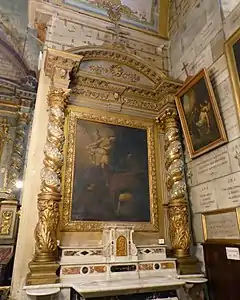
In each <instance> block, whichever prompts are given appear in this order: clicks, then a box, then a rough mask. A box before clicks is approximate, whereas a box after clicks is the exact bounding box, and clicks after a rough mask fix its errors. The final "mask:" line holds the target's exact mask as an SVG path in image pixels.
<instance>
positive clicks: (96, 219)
mask: <svg viewBox="0 0 240 300" xmlns="http://www.w3.org/2000/svg"><path fill="white" fill-rule="evenodd" d="M65 134H66V143H65V149H64V170H63V204H62V205H63V206H62V218H61V231H65V232H73V231H101V230H102V229H103V227H104V225H106V224H109V225H125V224H131V225H134V227H135V231H158V230H159V208H160V199H159V198H158V192H157V175H156V153H157V151H156V149H155V147H156V139H157V128H156V125H155V122H154V120H147V119H143V118H138V117H133V116H126V115H121V114H117V113H109V112H106V111H100V110H99V111H98V110H92V109H88V108H79V107H75V106H69V108H68V111H67V118H66V125H65ZM133 135H134V138H133ZM158 203H159V205H158Z"/></svg>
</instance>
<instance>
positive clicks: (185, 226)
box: [160, 108, 196, 274]
mask: <svg viewBox="0 0 240 300" xmlns="http://www.w3.org/2000/svg"><path fill="white" fill-rule="evenodd" d="M160 123H161V126H162V128H163V129H164V132H165V169H166V184H167V189H168V194H169V203H168V212H169V232H170V239H171V244H172V249H173V254H174V256H175V257H176V258H177V259H178V266H179V271H180V273H182V274H185V273H195V272H196V259H193V258H191V256H190V246H191V232H190V221H189V208H188V201H187V200H186V199H187V192H186V181H185V174H184V160H183V153H182V145H181V140H180V134H179V129H178V121H177V113H176V111H175V109H173V108H171V109H166V111H165V112H164V114H163V115H162V116H161V118H160Z"/></svg>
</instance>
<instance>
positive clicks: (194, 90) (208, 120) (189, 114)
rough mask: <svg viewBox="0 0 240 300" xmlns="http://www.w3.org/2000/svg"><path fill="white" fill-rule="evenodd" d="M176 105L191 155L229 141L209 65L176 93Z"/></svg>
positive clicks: (200, 153) (193, 155) (197, 154)
mask: <svg viewBox="0 0 240 300" xmlns="http://www.w3.org/2000/svg"><path fill="white" fill-rule="evenodd" d="M176 105H177V109H178V113H179V117H180V121H181V124H182V128H183V133H184V137H185V139H186V144H187V148H188V151H189V154H190V157H191V158H195V157H197V156H199V155H202V154H203V153H206V152H208V151H210V150H213V149H214V148H216V147H218V146H220V145H222V144H224V143H226V142H227V137H226V132H225V129H224V126H223V122H222V119H221V115H220V112H219V109H218V106H217V102H216V99H215V95H214V92H213V89H212V86H211V82H210V79H209V77H208V74H207V72H206V70H205V69H203V70H201V71H200V72H199V73H198V74H197V75H196V76H195V77H193V78H191V79H190V80H189V81H187V83H186V84H185V85H184V86H183V87H182V89H181V90H180V91H179V92H178V93H177V95H176Z"/></svg>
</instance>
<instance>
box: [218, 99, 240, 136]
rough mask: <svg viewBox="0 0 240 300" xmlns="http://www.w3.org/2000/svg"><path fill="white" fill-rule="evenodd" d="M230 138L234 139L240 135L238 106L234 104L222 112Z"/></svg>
mask: <svg viewBox="0 0 240 300" xmlns="http://www.w3.org/2000/svg"><path fill="white" fill-rule="evenodd" d="M222 116H223V120H224V125H225V129H226V132H227V136H228V140H229V141H232V140H234V139H236V138H238V137H239V136H240V129H239V121H238V118H237V110H236V106H235V105H233V106H232V107H230V108H229V109H227V110H226V111H224V112H223V113H222Z"/></svg>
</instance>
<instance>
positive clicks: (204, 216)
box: [202, 207, 240, 244]
mask: <svg viewBox="0 0 240 300" xmlns="http://www.w3.org/2000/svg"><path fill="white" fill-rule="evenodd" d="M231 212H232V213H235V214H236V221H237V225H238V231H239V233H240V207H237V208H227V209H220V210H215V211H209V212H205V213H202V228H203V236H204V241H205V242H209V243H213V242H214V243H216V242H217V243H225V244H226V243H230V244H240V239H227V238H226V239H212V238H211V239H209V238H208V233H207V216H209V215H221V214H225V213H231Z"/></svg>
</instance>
